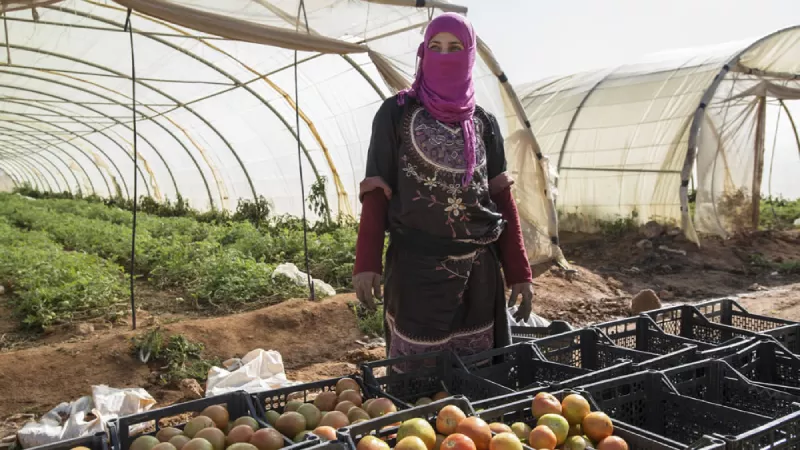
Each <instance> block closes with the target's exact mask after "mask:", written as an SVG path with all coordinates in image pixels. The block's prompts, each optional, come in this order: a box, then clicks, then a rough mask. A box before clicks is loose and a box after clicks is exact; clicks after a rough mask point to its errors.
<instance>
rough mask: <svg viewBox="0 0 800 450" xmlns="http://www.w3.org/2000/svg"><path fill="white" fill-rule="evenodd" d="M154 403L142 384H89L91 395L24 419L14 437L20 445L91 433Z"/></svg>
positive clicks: (43, 443) (32, 445) (25, 446)
mask: <svg viewBox="0 0 800 450" xmlns="http://www.w3.org/2000/svg"><path fill="white" fill-rule="evenodd" d="M155 403H156V401H155V399H153V397H152V396H150V394H148V393H147V391H145V390H144V389H142V388H130V389H116V388H111V387H108V386H104V385H99V386H92V395H86V396H83V397H81V398H79V399H77V400H75V401H73V402H71V403H67V402H63V403H60V404H59V405H58V406H56V407H55V408H53V409H52V410H50V411H49V412H47V414H45V415H43V416H42V418H41V419H40V420H39V421H38V422H28V423H26V424H25V426H23V427H22V429H21V430H19V432H18V433H17V439H18V440H19V443H20V445H22V448H30V447H36V446H39V445H45V444H51V443H54V442H59V441H63V440H66V439H74V438H78V437H83V436H90V435H93V434H97V433H99V432H102V431H104V430H105V424H106V423H107V422H108V421H109V420H112V419H115V418H117V417H119V416H124V415H129V414H136V413H140V412H144V411H147V410H149V409H150V408H152V407H153V405H155Z"/></svg>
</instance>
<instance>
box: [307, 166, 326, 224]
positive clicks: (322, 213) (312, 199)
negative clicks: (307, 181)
mask: <svg viewBox="0 0 800 450" xmlns="http://www.w3.org/2000/svg"><path fill="white" fill-rule="evenodd" d="M327 181H328V179H327V178H326V177H324V176H321V177H319V178H317V179H316V181H314V184H312V185H311V191H310V192H309V194H308V206H309V207H310V208H311V211H313V212H314V214H316V215H317V216H318V217H320V218H322V220H323V221H325V222H330V221H331V208H330V206H329V205H328V194H327V192H326V189H325V185H326V183H327Z"/></svg>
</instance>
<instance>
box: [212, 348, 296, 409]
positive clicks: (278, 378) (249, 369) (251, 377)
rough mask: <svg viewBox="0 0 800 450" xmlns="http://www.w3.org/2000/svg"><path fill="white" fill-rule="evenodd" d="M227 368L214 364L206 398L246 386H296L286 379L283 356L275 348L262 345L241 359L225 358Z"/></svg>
mask: <svg viewBox="0 0 800 450" xmlns="http://www.w3.org/2000/svg"><path fill="white" fill-rule="evenodd" d="M225 363H226V366H227V368H222V367H212V368H211V369H210V370H209V371H208V380H207V381H206V397H211V396H214V395H220V394H224V393H226V392H232V391H238V390H239V389H244V390H245V391H247V392H256V391H262V390H266V389H278V388H282V387H286V386H294V385H296V384H299V383H294V382H291V381H289V380H287V379H286V372H285V371H284V368H283V358H282V357H281V354H280V353H278V352H276V351H275V350H269V351H265V350H262V349H260V348H258V349H255V350H252V351H250V352H249V353H248V354H246V355H244V358H242V359H241V360H236V359H233V360H228V361H225Z"/></svg>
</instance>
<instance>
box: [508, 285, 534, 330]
mask: <svg viewBox="0 0 800 450" xmlns="http://www.w3.org/2000/svg"><path fill="white" fill-rule="evenodd" d="M519 296H522V301H521V302H520V304H519V308H517V312H515V313H514V320H516V321H517V322H524V321H526V320H528V318H529V317H530V316H531V309H532V303H533V283H517V284H515V285H513V286H511V296H510V297H509V298H508V307H509V308H510V307H512V306H514V305H516V304H517V297H519Z"/></svg>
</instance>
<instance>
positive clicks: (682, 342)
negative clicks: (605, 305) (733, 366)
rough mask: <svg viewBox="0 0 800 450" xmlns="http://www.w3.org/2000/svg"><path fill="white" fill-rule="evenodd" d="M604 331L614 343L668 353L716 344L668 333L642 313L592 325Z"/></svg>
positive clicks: (641, 349)
mask: <svg viewBox="0 0 800 450" xmlns="http://www.w3.org/2000/svg"><path fill="white" fill-rule="evenodd" d="M591 328H596V329H598V330H600V331H602V332H603V333H604V334H605V335H606V336H608V338H609V339H611V341H612V342H614V344H616V345H618V346H620V347H625V348H630V349H633V350H639V351H642V352H649V353H656V354H659V355H666V354H669V353H672V352H676V351H679V350H682V349H684V348H686V347H687V346H690V345H693V346H696V347H697V349H698V350H701V351H702V350H709V349H712V348H715V347H716V346H715V345H714V344H710V343H707V342H702V341H696V340H692V339H687V338H685V337H682V336H676V335H674V334H668V333H666V332H664V330H662V329H661V328H659V327H658V325H656V322H655V321H654V320H653V319H652V318H651V317H649V316H646V315H640V316H636V317H628V318H625V319H619V320H613V321H609V322H604V323H598V324H595V325H592V326H591Z"/></svg>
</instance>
